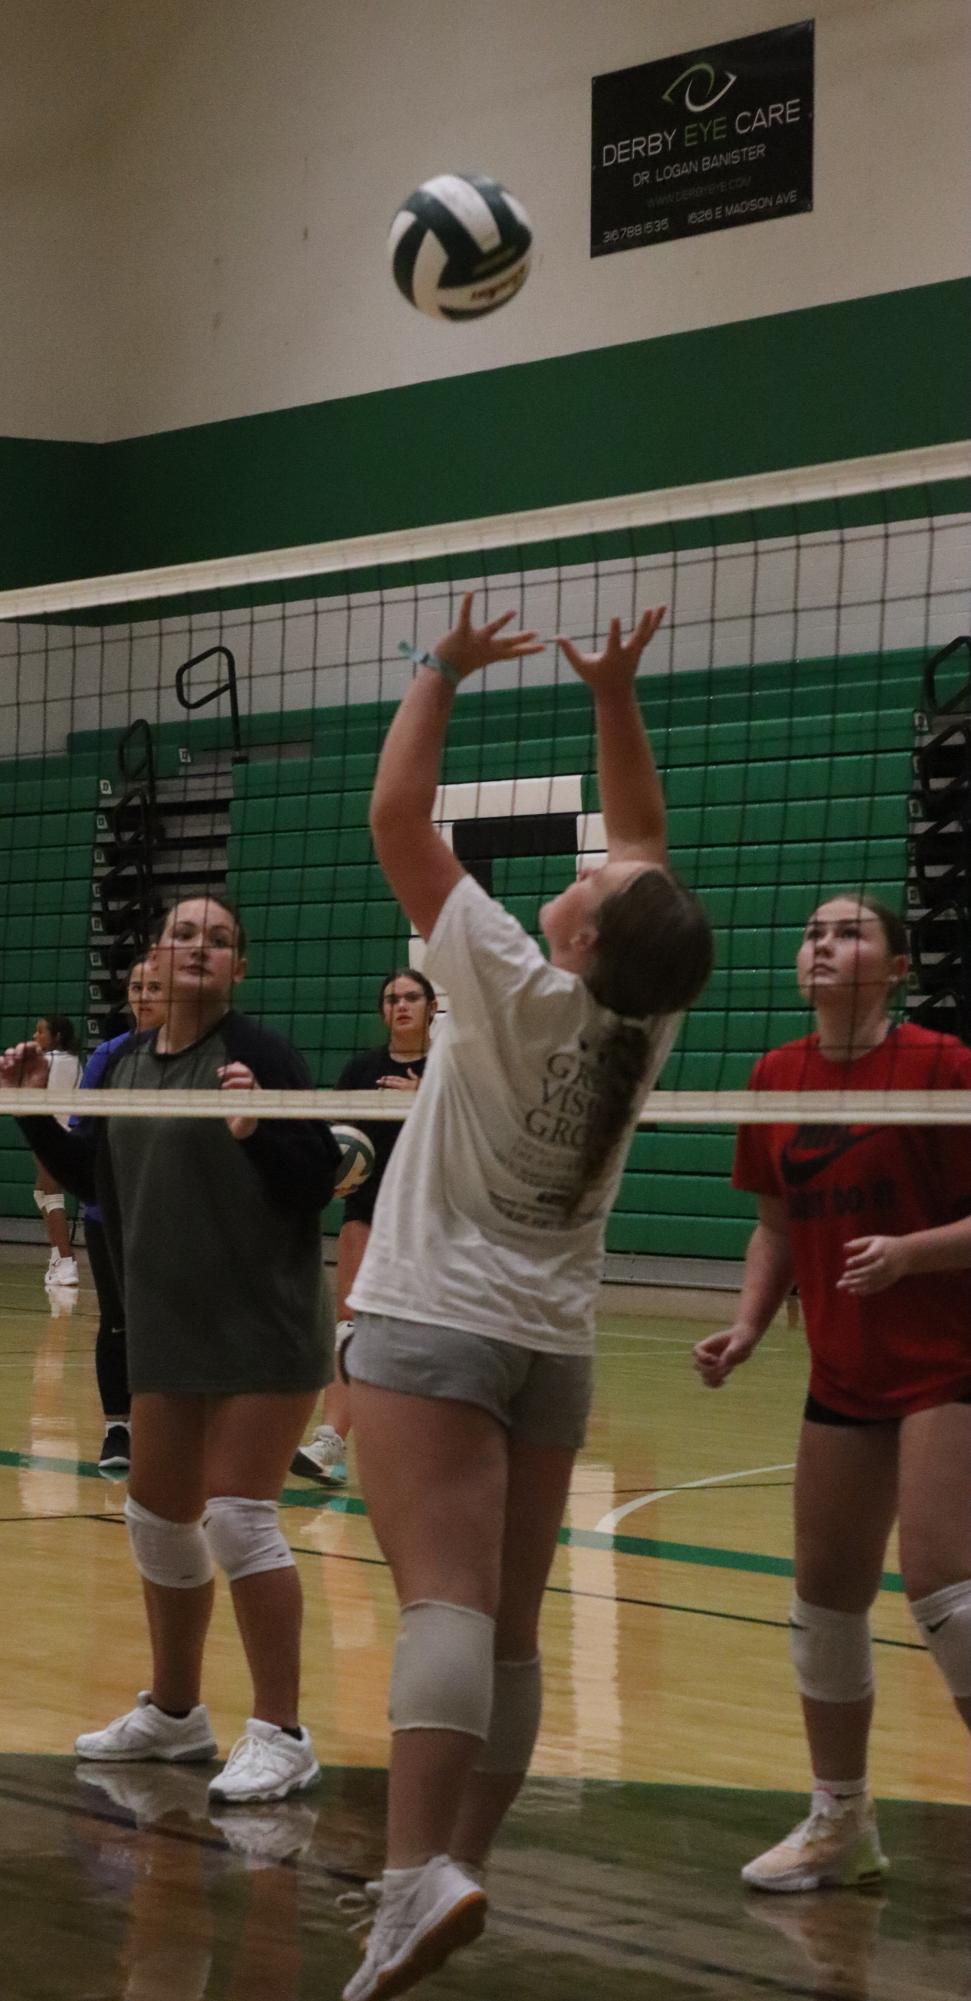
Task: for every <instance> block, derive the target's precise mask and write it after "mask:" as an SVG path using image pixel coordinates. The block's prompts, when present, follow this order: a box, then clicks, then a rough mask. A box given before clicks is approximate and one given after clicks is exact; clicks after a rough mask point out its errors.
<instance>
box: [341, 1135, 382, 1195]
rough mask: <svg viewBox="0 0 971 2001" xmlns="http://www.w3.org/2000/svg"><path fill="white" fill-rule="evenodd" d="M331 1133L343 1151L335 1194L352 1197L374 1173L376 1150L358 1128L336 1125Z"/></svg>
mask: <svg viewBox="0 0 971 2001" xmlns="http://www.w3.org/2000/svg"><path fill="white" fill-rule="evenodd" d="M331 1132H332V1133H333V1135H334V1138H335V1139H336V1141H337V1144H338V1146H339V1147H340V1150H341V1164H340V1167H339V1168H338V1170H337V1181H336V1184H335V1187H334V1194H335V1195H337V1196H340V1197H343V1196H345V1195H352V1194H353V1192H354V1190H355V1188H360V1186H361V1184H362V1182H365V1181H366V1180H367V1178H368V1175H369V1174H371V1173H373V1171H374V1148H373V1146H372V1145H371V1141H370V1140H369V1139H368V1136H367V1133H362V1132H361V1131H360V1128H359V1127H358V1126H343V1125H334V1126H331Z"/></svg>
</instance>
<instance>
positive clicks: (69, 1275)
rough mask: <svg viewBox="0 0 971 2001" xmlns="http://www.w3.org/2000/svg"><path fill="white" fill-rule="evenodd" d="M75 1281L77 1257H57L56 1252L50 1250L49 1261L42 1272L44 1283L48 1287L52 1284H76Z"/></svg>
mask: <svg viewBox="0 0 971 2001" xmlns="http://www.w3.org/2000/svg"><path fill="white" fill-rule="evenodd" d="M77 1282H78V1261H77V1258H62V1257H58V1254H57V1252H56V1251H52V1252H51V1257H50V1263H49V1265H48V1267H47V1270H46V1272H45V1273H44V1284H45V1285H46V1286H47V1287H48V1288H50V1287H51V1286H54V1285H77Z"/></svg>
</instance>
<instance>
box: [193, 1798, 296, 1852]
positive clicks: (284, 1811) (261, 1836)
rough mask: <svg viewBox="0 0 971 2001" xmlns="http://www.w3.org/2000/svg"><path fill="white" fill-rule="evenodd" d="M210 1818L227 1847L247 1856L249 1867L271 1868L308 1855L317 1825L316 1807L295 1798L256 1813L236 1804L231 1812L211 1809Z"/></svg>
mask: <svg viewBox="0 0 971 2001" xmlns="http://www.w3.org/2000/svg"><path fill="white" fill-rule="evenodd" d="M209 1819H210V1821H211V1823H212V1825H213V1827H218V1829H219V1832H220V1834H221V1835H222V1836H223V1837H224V1839H225V1842H226V1845H227V1847H228V1848H231V1849H232V1851H233V1853H234V1854H235V1855H242V1856H245V1858H246V1864H247V1867H248V1868H250V1869H272V1868H274V1867H275V1866H278V1865H279V1864H280V1863H281V1862H289V1861H290V1860H291V1859H293V1858H295V1857H296V1858H299V1857H300V1856H301V1855H306V1853H307V1850H308V1848H309V1847H310V1846H311V1843H312V1842H313V1838H314V1832H315V1830H316V1826H317V1808H316V1807H313V1806H303V1805H301V1803H300V1801H299V1800H292V1801H290V1802H289V1803H288V1804H287V1805H285V1806H281V1805H277V1806H268V1807H264V1808H263V1810H262V1812H261V1811H257V1812H256V1813H247V1812H246V1809H245V1807H234V1808H233V1810H232V1812H231V1813H212V1812H210V1815H209Z"/></svg>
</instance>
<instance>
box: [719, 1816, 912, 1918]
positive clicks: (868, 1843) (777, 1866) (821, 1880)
mask: <svg viewBox="0 0 971 2001" xmlns="http://www.w3.org/2000/svg"><path fill="white" fill-rule="evenodd" d="M889 1867H890V1864H889V1862H888V1861H887V1858H886V1856H885V1855H884V1853H883V1850H882V1849H881V1847H880V1835H879V1833H878V1830H877V1817H876V1813H875V1811H874V1806H873V1801H872V1800H870V1799H848V1800H834V1801H833V1803H832V1806H825V1807H819V1806H817V1807H814V1808H813V1811H812V1813H810V1815H809V1816H808V1818H807V1819H806V1820H803V1821H800V1823H799V1826H798V1827H794V1828H793V1830H792V1833H791V1834H787V1835H786V1838H785V1840H784V1841H778V1842H777V1843H776V1845H775V1847H774V1848H767V1849H766V1851H765V1854H764V1855H757V1856H756V1857H755V1860H754V1861H753V1862H746V1864H745V1867H744V1869H743V1870H742V1881H743V1883H747V1884H748V1885H749V1888H750V1889H753V1890H775V1891H780V1892H782V1893H785V1894H789V1895H791V1894H793V1893H794V1892H797V1891H800V1890H827V1889H844V1890H845V1889H852V1888H854V1887H856V1886H857V1885H865V1884H867V1883H879V1882H881V1881H882V1879H883V1877H884V1876H885V1875H886V1874H887V1871H888V1869H889Z"/></svg>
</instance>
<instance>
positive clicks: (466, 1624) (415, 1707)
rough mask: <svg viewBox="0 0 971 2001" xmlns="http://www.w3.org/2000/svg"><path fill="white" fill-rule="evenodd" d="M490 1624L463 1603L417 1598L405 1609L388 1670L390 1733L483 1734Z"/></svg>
mask: <svg viewBox="0 0 971 2001" xmlns="http://www.w3.org/2000/svg"><path fill="white" fill-rule="evenodd" d="M495 1629H496V1622H495V1620H494V1619H490V1618H489V1617H488V1614H487V1613H485V1612H474V1611H473V1610H472V1608H471V1606H469V1605H450V1604H447V1603H446V1602H445V1601H444V1600H442V1599H438V1598H422V1599H419V1600H418V1602H417V1603H416V1604H414V1605H405V1606H404V1607H403V1609H402V1613H401V1623H400V1625H399V1628H398V1639H397V1644H396V1646H395V1650H394V1666H393V1667H392V1670H391V1692H390V1697H389V1702H388V1717H389V1720H390V1723H391V1728H392V1730H459V1731H461V1732H462V1733H463V1735H465V1736H467V1737H481V1738H482V1739H483V1741H484V1740H485V1738H486V1737H487V1736H488V1734H489V1716H490V1713H491V1710H492V1680H493V1662H492V1650H493V1643H494V1639H495Z"/></svg>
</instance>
